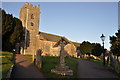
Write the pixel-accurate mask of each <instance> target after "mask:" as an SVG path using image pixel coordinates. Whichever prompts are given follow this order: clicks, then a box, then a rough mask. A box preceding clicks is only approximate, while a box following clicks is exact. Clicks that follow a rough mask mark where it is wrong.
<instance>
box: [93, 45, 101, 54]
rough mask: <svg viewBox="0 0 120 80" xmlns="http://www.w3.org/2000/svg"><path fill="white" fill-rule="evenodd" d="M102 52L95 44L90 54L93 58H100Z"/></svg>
mask: <svg viewBox="0 0 120 80" xmlns="http://www.w3.org/2000/svg"><path fill="white" fill-rule="evenodd" d="M102 52H103V48H102V46H101V45H100V44H99V43H96V44H95V46H94V48H93V49H92V54H93V55H95V56H100V55H101V53H102Z"/></svg>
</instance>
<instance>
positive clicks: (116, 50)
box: [110, 29, 120, 59]
mask: <svg viewBox="0 0 120 80" xmlns="http://www.w3.org/2000/svg"><path fill="white" fill-rule="evenodd" d="M110 44H111V47H110V49H111V51H112V52H113V54H114V55H116V56H117V59H118V56H120V29H119V30H118V32H117V33H115V36H110Z"/></svg>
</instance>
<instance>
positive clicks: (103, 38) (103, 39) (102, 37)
mask: <svg viewBox="0 0 120 80" xmlns="http://www.w3.org/2000/svg"><path fill="white" fill-rule="evenodd" d="M100 38H101V40H102V44H103V65H105V53H104V41H105V36H104V35H103V34H102V36H100Z"/></svg>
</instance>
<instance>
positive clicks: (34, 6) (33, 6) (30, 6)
mask: <svg viewBox="0 0 120 80" xmlns="http://www.w3.org/2000/svg"><path fill="white" fill-rule="evenodd" d="M22 8H28V9H40V7H39V6H38V7H37V6H36V5H32V4H29V3H28V2H26V3H25V4H24V6H23V7H22Z"/></svg>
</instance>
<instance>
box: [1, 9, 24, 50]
mask: <svg viewBox="0 0 120 80" xmlns="http://www.w3.org/2000/svg"><path fill="white" fill-rule="evenodd" d="M0 12H1V13H2V50H4V51H12V50H13V49H14V48H15V44H16V43H21V41H22V40H24V36H23V35H24V33H23V26H22V22H21V21H20V20H19V19H18V18H15V17H13V16H12V15H11V14H6V12H5V11H4V10H1V9H0Z"/></svg>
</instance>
